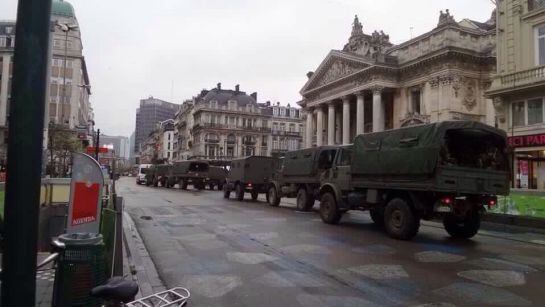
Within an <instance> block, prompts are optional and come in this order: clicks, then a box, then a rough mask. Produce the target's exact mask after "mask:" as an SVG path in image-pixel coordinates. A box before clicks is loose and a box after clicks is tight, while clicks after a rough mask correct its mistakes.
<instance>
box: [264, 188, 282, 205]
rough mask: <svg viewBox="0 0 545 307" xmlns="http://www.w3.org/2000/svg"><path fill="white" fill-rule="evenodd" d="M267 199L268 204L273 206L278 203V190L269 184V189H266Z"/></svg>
mask: <svg viewBox="0 0 545 307" xmlns="http://www.w3.org/2000/svg"><path fill="white" fill-rule="evenodd" d="M267 200H268V203H269V205H271V206H273V207H278V205H280V197H278V192H277V191H276V188H275V187H274V186H271V187H270V188H269V191H267Z"/></svg>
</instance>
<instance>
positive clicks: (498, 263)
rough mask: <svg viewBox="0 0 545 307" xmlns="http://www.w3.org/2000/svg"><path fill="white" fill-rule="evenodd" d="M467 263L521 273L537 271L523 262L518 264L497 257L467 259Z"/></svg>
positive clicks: (484, 267) (489, 268)
mask: <svg viewBox="0 0 545 307" xmlns="http://www.w3.org/2000/svg"><path fill="white" fill-rule="evenodd" d="M466 263H467V264H470V265H473V266H476V267H480V268H482V269H488V270H507V271H517V272H523V273H532V272H537V270H536V269H534V268H532V267H529V266H527V265H524V264H519V263H515V262H511V261H507V260H502V259H498V258H480V259H475V260H471V261H467V262H466Z"/></svg>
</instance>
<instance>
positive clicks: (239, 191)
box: [235, 184, 244, 201]
mask: <svg viewBox="0 0 545 307" xmlns="http://www.w3.org/2000/svg"><path fill="white" fill-rule="evenodd" d="M235 193H236V195H237V196H236V197H237V200H238V201H242V200H243V199H244V187H243V186H242V184H237V185H236V186H235Z"/></svg>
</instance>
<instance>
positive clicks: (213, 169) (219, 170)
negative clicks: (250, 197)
mask: <svg viewBox="0 0 545 307" xmlns="http://www.w3.org/2000/svg"><path fill="white" fill-rule="evenodd" d="M227 174H228V172H227V170H226V169H225V168H224V167H221V166H212V165H210V167H209V168H208V174H207V176H206V185H208V187H209V188H210V190H214V188H215V187H218V191H221V190H223V184H224V183H225V180H226V179H227Z"/></svg>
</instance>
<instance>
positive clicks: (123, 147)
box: [100, 135, 130, 160]
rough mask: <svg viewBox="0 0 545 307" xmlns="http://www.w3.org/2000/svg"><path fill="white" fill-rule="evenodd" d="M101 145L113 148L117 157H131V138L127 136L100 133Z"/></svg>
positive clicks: (126, 158)
mask: <svg viewBox="0 0 545 307" xmlns="http://www.w3.org/2000/svg"><path fill="white" fill-rule="evenodd" d="M100 146H103V147H108V148H110V149H113V150H114V154H115V156H116V157H117V158H122V159H125V160H128V159H129V152H130V147H129V138H128V137H126V136H109V135H100Z"/></svg>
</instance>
